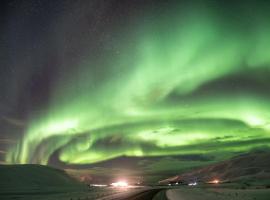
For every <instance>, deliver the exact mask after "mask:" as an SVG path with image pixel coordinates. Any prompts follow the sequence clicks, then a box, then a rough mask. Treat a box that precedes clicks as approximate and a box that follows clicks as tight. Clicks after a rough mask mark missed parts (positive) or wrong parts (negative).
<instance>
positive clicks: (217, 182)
mask: <svg viewBox="0 0 270 200" xmlns="http://www.w3.org/2000/svg"><path fill="white" fill-rule="evenodd" d="M219 182H220V181H219V180H218V179H214V180H212V181H210V182H208V183H212V184H219Z"/></svg>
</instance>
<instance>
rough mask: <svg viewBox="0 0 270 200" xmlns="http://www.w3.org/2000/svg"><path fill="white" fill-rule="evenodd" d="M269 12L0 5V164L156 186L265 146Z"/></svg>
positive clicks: (236, 6) (188, 5)
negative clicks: (35, 166)
mask: <svg viewBox="0 0 270 200" xmlns="http://www.w3.org/2000/svg"><path fill="white" fill-rule="evenodd" d="M269 10H270V2H269V1H255V0H254V1H227V0H224V1H218V0H211V1H210V0H209V1H207V0H201V1H199V0H198V1H190V0H189V1H188V0H187V1H166V0H163V1H161V0H155V1H154V0H145V1H142V0H138V1H135V0H91V1H72V0H66V1H55V0H27V1H20V0H10V1H1V12H0V13H1V14H0V15H1V16H0V52H1V53H0V162H1V163H9V164H25V163H35V164H45V165H46V164H48V165H51V166H55V167H60V168H63V169H69V171H71V172H74V173H75V172H76V173H81V174H85V176H89V177H90V179H92V180H93V181H95V180H98V181H100V180H107V179H110V178H117V177H121V176H122V177H126V178H127V179H130V180H135V179H140V178H141V177H142V176H143V177H144V179H147V180H153V181H156V180H158V179H160V178H162V177H167V176H169V175H174V174H177V173H179V172H181V171H183V170H186V169H191V168H193V167H199V166H204V165H207V164H210V163H214V162H218V161H221V160H225V159H228V158H231V157H232V156H236V155H239V154H242V153H246V152H249V151H253V150H258V149H260V150H261V149H263V150H264V149H268V148H269V146H270V12H269ZM89 177H88V178H89Z"/></svg>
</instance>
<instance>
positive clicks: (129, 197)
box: [99, 189, 167, 200]
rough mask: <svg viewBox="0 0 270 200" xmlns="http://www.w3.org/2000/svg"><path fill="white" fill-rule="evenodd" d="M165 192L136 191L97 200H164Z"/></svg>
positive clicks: (154, 190)
mask: <svg viewBox="0 0 270 200" xmlns="http://www.w3.org/2000/svg"><path fill="white" fill-rule="evenodd" d="M166 199H167V198H166V190H164V189H148V190H143V191H137V192H135V193H130V194H127V193H123V194H118V195H112V196H109V197H105V198H101V199H99V200H166Z"/></svg>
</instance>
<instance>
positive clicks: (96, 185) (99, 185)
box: [90, 184, 108, 187]
mask: <svg viewBox="0 0 270 200" xmlns="http://www.w3.org/2000/svg"><path fill="white" fill-rule="evenodd" d="M90 186H92V187H107V186H108V185H105V184H90Z"/></svg>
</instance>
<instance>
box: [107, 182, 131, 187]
mask: <svg viewBox="0 0 270 200" xmlns="http://www.w3.org/2000/svg"><path fill="white" fill-rule="evenodd" d="M111 186H114V187H127V186H128V183H127V182H125V181H118V182H115V183H112V184H111Z"/></svg>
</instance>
